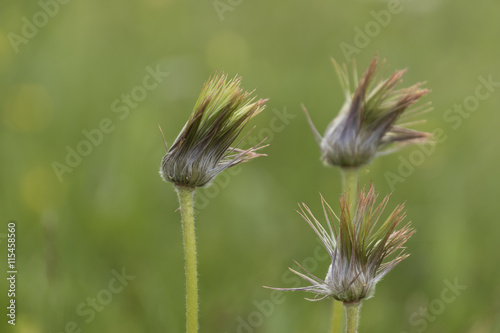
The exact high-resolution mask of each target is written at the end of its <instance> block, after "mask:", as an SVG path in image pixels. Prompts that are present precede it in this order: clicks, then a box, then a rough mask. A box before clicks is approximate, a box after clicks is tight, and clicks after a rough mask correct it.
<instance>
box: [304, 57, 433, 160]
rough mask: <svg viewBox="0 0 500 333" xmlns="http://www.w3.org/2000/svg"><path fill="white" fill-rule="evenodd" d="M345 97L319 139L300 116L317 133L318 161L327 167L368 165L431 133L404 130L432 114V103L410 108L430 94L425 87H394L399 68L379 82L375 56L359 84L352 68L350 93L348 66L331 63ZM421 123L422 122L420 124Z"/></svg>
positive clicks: (396, 82)
mask: <svg viewBox="0 0 500 333" xmlns="http://www.w3.org/2000/svg"><path fill="white" fill-rule="evenodd" d="M332 63H333V65H334V67H335V70H336V71H337V75H338V78H339V81H340V83H341V85H342V88H343V90H344V94H345V102H344V105H343V106H342V108H341V110H340V112H339V114H338V116H337V117H336V118H335V119H333V121H332V122H331V123H330V124H329V125H328V127H327V129H326V131H325V134H324V136H323V137H322V136H321V135H320V134H319V132H318V131H317V130H316V128H315V126H314V124H313V123H312V121H311V119H310V117H309V114H308V113H307V110H306V109H305V107H304V112H305V113H306V116H307V118H308V121H309V125H310V126H311V129H312V131H313V133H314V135H315V138H316V141H317V142H318V144H319V146H320V148H321V152H322V159H323V161H324V162H325V163H326V164H328V165H333V166H339V167H342V168H358V167H360V166H363V165H366V164H369V163H370V162H371V161H372V160H373V159H374V158H375V157H376V156H379V155H385V154H388V153H390V152H393V151H395V150H398V149H399V148H401V147H403V146H405V145H408V144H412V143H418V142H423V141H426V140H428V139H429V138H430V136H431V135H430V134H429V133H424V132H419V131H416V130H412V129H409V128H406V126H409V125H414V124H417V123H419V121H417V122H415V121H409V120H410V119H411V118H414V117H416V116H419V115H421V114H423V113H426V112H427V111H430V110H431V108H430V107H429V106H430V104H425V105H422V106H420V107H417V108H413V109H411V108H410V106H412V105H413V104H414V103H416V102H417V101H418V100H419V99H420V98H421V97H423V96H425V95H426V94H427V93H429V90H427V89H422V88H421V86H422V84H423V83H417V84H415V85H413V86H411V87H408V88H402V89H396V87H397V86H398V85H399V84H400V83H401V81H402V77H403V74H404V73H405V70H397V71H395V72H394V73H393V74H392V75H391V76H389V77H388V78H382V77H381V74H380V71H381V67H383V66H384V64H385V60H384V61H382V64H381V66H378V59H377V57H375V58H374V59H373V60H372V62H371V64H370V66H369V68H368V69H367V70H366V72H365V73H364V74H363V75H362V76H361V78H360V79H359V81H358V78H357V73H356V67H355V66H356V65H355V64H354V65H353V68H354V70H353V72H354V73H353V81H354V82H353V85H354V87H355V90H354V93H351V82H350V81H349V74H348V72H347V67H346V65H345V64H344V65H343V66H340V65H339V64H337V62H335V60H334V59H332ZM420 122H421V121H420Z"/></svg>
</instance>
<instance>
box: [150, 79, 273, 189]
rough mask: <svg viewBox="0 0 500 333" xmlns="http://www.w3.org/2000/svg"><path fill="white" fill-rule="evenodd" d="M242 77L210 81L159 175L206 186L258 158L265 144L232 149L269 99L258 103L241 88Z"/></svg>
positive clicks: (249, 93) (204, 87) (186, 183)
mask: <svg viewBox="0 0 500 333" xmlns="http://www.w3.org/2000/svg"><path fill="white" fill-rule="evenodd" d="M240 83H241V77H239V76H236V77H234V78H233V79H231V80H228V78H227V75H226V74H223V73H221V74H217V75H215V76H214V77H212V78H210V79H209V80H208V81H207V82H206V83H205V85H204V86H203V89H202V91H201V93H200V96H199V97H198V101H197V102H196V105H195V107H194V111H193V113H192V114H191V117H190V118H189V120H188V121H187V123H186V124H185V125H184V128H183V129H182V131H181V132H180V134H179V136H178V137H177V139H175V141H174V143H173V144H172V146H171V147H170V149H168V150H167V153H166V155H165V156H164V157H163V159H162V162H161V168H160V175H161V176H162V178H163V179H164V180H165V181H168V182H172V183H174V184H176V185H180V186H186V187H201V186H206V185H207V184H209V183H210V181H211V180H213V179H214V177H215V176H217V174H219V173H220V172H222V171H223V170H225V169H227V168H229V167H232V166H234V165H237V164H239V163H242V162H246V161H248V160H251V159H253V158H255V157H258V156H264V154H259V153H257V152H256V151H258V150H259V149H261V148H263V147H265V146H263V145H262V143H260V144H258V145H256V146H254V147H251V148H249V149H246V150H242V149H239V148H237V146H238V144H237V145H236V147H231V145H232V144H233V142H234V141H235V140H236V138H237V137H238V135H239V134H240V133H241V131H242V130H243V127H244V126H245V125H246V123H247V122H248V121H249V120H250V119H251V118H252V117H254V116H255V115H257V114H258V113H260V112H261V111H262V110H263V109H264V107H265V105H264V103H265V102H266V101H267V99H259V100H255V97H251V94H252V93H251V92H247V91H244V90H243V89H242V88H240Z"/></svg>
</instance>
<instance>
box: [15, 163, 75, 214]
mask: <svg viewBox="0 0 500 333" xmlns="http://www.w3.org/2000/svg"><path fill="white" fill-rule="evenodd" d="M64 189H65V187H64V185H63V184H61V183H60V182H58V181H57V177H56V176H55V175H54V173H53V171H52V169H51V168H50V165H47V166H41V165H39V166H36V167H34V168H32V169H31V170H29V171H28V172H27V173H26V174H25V175H24V176H23V178H22V183H21V196H22V199H23V201H24V202H25V204H26V205H27V206H28V207H30V208H31V209H33V210H35V211H36V212H38V213H42V212H44V211H45V210H47V209H52V208H54V206H56V205H57V204H59V203H60V201H61V198H62V195H63V192H64Z"/></svg>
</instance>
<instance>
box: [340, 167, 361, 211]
mask: <svg viewBox="0 0 500 333" xmlns="http://www.w3.org/2000/svg"><path fill="white" fill-rule="evenodd" d="M358 174H359V169H346V168H344V169H342V192H343V193H346V192H348V193H349V203H350V204H351V205H352V207H353V208H355V207H356V201H357V196H358Z"/></svg>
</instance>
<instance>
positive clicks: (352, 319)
mask: <svg viewBox="0 0 500 333" xmlns="http://www.w3.org/2000/svg"><path fill="white" fill-rule="evenodd" d="M344 307H345V314H346V322H347V324H346V329H345V331H346V333H357V332H358V319H359V308H360V307H361V302H355V303H344Z"/></svg>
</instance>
